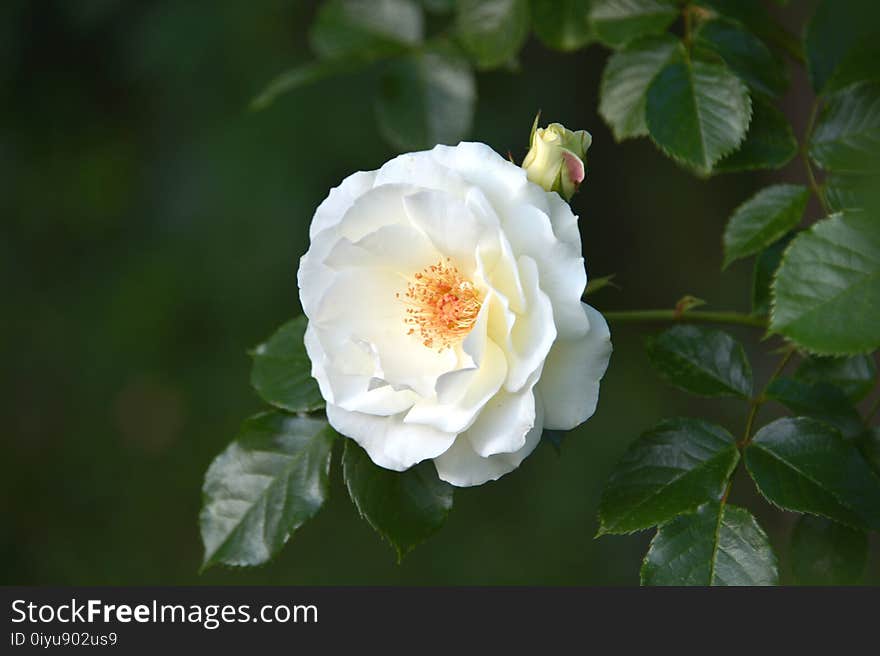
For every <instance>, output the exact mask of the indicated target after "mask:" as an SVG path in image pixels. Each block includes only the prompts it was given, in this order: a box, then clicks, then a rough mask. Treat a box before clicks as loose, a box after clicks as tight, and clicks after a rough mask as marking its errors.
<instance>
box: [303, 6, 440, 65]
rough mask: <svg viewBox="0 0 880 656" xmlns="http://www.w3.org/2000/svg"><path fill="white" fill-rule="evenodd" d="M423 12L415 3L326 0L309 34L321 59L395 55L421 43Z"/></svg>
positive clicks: (312, 44) (313, 47) (313, 46)
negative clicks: (383, 54) (380, 54)
mask: <svg viewBox="0 0 880 656" xmlns="http://www.w3.org/2000/svg"><path fill="white" fill-rule="evenodd" d="M423 23H424V20H423V16H422V9H421V7H419V5H418V4H417V3H415V2H413V1H412V0H327V1H326V2H324V3H323V4H321V6H320V8H319V9H318V15H317V16H316V17H315V21H314V23H313V24H312V27H311V30H310V31H309V41H310V43H311V46H312V49H313V50H314V51H315V53H316V54H317V55H318V56H319V57H322V58H329V59H332V58H337V57H349V56H357V55H369V56H375V55H376V54H379V53H396V52H400V51H402V50H403V49H406V48H408V47H412V46H414V45H417V44H419V43H421V41H422V35H423V33H424V25H423Z"/></svg>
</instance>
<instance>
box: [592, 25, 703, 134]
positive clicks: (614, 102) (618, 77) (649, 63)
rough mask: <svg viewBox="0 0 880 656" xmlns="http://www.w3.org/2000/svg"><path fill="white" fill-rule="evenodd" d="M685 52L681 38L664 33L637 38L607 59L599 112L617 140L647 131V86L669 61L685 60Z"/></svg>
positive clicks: (600, 90)
mask: <svg viewBox="0 0 880 656" xmlns="http://www.w3.org/2000/svg"><path fill="white" fill-rule="evenodd" d="M684 55H685V50H684V47H683V46H682V44H681V41H679V40H678V39H676V38H675V37H672V36H669V35H666V34H664V35H661V36H649V37H645V38H643V39H639V40H638V41H634V42H633V43H630V44H629V45H627V46H625V47H624V48H623V49H621V50H619V51H617V52H616V53H614V54H613V55H611V57H609V58H608V63H607V64H606V65H605V70H604V72H603V73H602V83H601V85H600V88H599V114H601V115H602V118H604V119H605V122H606V123H608V125H609V126H610V127H611V131H612V132H613V133H614V138H615V139H616V140H617V141H623V140H624V139H629V138H631V137H641V136H644V135H647V134H648V126H647V124H646V123H645V103H646V102H647V94H648V87H649V86H650V84H651V82H652V81H653V80H654V78H655V77H656V76H657V74H658V73H659V72H660V71H661V70H662V69H663V67H664V66H666V64H668V63H670V62H672V61H682V60H683V59H684Z"/></svg>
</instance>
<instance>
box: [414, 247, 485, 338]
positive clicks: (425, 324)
mask: <svg viewBox="0 0 880 656" xmlns="http://www.w3.org/2000/svg"><path fill="white" fill-rule="evenodd" d="M397 298H400V299H401V300H402V301H403V302H404V303H405V304H406V306H407V308H406V318H405V319H404V322H405V323H406V324H407V326H409V330H408V331H407V334H409V335H417V336H418V337H419V338H420V339H421V340H422V344H424V345H425V346H426V347H428V348H432V349H433V348H436V349H437V351H438V352H440V351H443V350H444V349H447V348H450V347H452V346H453V345H454V344H457V343H458V342H460V341H461V340H462V339H463V338H464V336H465V335H467V334H468V333H469V332H470V331H471V328H473V327H474V323H475V322H476V320H477V315H478V314H479V312H480V305H481V304H482V301H481V300H480V293H479V291H478V290H477V288H476V287H475V286H474V284H473V283H472V282H471V281H470V280H467V279H466V278H465V277H464V276H462V275H461V272H460V271H459V270H458V268H457V267H456V266H455V265H454V264H452V260H450V259H449V258H446V260H445V261H444V260H440V261H439V262H437V264H432V265H431V266H428V267H425V268H424V269H422V270H421V271H419V272H418V273H416V274H415V275H414V276H413V279H412V281H411V282H409V283H408V284H407V288H406V292H405V293H404V295H403V297H402V298H401V295H400V294H399V293H398V294H397Z"/></svg>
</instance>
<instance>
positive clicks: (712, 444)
mask: <svg viewBox="0 0 880 656" xmlns="http://www.w3.org/2000/svg"><path fill="white" fill-rule="evenodd" d="M738 461H739V452H738V451H737V449H736V444H735V443H734V440H733V437H732V436H731V435H730V433H728V432H727V431H726V430H724V429H723V428H721V427H720V426H715V425H713V424H710V423H708V422H705V421H701V420H699V419H686V418H676V419H666V420H664V421H661V422H660V423H659V424H658V425H657V426H655V427H654V428H653V429H651V430H649V431H647V432H646V433H643V434H642V436H641V437H640V438H639V439H638V440H636V442H635V443H633V444H632V445H631V446H630V448H629V450H628V451H627V452H626V455H624V457H623V459H622V460H621V461H620V462H619V463H618V464H617V466H616V467H615V468H614V471H613V472H612V473H611V477H610V478H609V479H608V482H607V483H606V485H605V489H604V490H603V492H602V499H601V501H600V502H599V535H603V534H605V533H631V532H632V531H638V530H640V529H645V528H650V527H651V526H656V525H658V524H663V523H665V522H667V521H669V520H670V519H672V518H673V517H675V516H676V515H680V514H682V513H686V512H690V511H692V510H695V509H696V508H697V507H698V506H699V505H700V504H702V503H705V502H706V501H708V500H713V499H714V500H717V499H720V498H721V495H722V493H723V492H724V487H725V484H726V483H727V479H728V478H729V477H730V474H731V472H733V469H734V467H736V463H737V462H738Z"/></svg>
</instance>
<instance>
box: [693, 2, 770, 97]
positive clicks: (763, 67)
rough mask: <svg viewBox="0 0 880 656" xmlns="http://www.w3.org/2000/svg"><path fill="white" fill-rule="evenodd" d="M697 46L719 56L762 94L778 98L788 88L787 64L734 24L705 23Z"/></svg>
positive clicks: (696, 38)
mask: <svg viewBox="0 0 880 656" xmlns="http://www.w3.org/2000/svg"><path fill="white" fill-rule="evenodd" d="M694 42H695V44H696V45H698V46H702V47H704V48H707V49H709V50H711V51H712V52H714V53H716V54H717V55H719V56H720V57H721V59H723V60H724V63H726V64H727V65H728V66H729V67H730V70H732V71H733V72H734V73H736V74H737V75H738V76H739V77H740V79H742V81H743V82H745V83H746V84H748V85H749V87H751V88H752V89H754V90H755V91H758V92H759V93H763V94H766V95H768V96H778V95H779V94H781V93H784V92H785V89H786V88H787V87H788V73H787V72H786V70H785V62H784V61H783V60H782V59H781V58H780V57H778V56H777V55H775V54H774V53H773V52H771V50H770V49H769V48H768V47H767V46H766V45H764V42H763V41H761V39H759V38H758V37H756V36H755V35H754V34H752V33H751V32H749V31H748V30H747V29H745V28H744V27H741V26H740V25H738V24H737V23H735V22H733V21H730V20H726V19H716V20H710V21H706V22H705V23H702V24H701V25H700V27H699V28H698V29H697V31H696V33H695V35H694Z"/></svg>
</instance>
